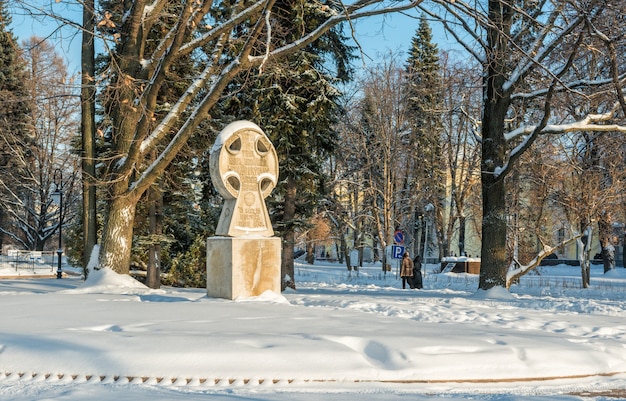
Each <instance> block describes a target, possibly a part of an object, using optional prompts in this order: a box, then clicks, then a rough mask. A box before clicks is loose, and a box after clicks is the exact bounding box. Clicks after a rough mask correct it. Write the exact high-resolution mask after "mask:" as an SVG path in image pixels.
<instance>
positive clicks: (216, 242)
mask: <svg viewBox="0 0 626 401" xmlns="http://www.w3.org/2000/svg"><path fill="white" fill-rule="evenodd" d="M206 248H207V252H206V256H207V258H206V269H207V295H208V296H209V297H216V298H226V299H231V300H232V299H235V298H238V297H244V298H245V297H253V296H259V295H261V294H263V293H264V292H265V291H268V290H269V291H273V292H275V293H276V294H280V265H281V263H280V262H281V240H280V238H277V237H269V238H268V237H256V236H254V237H253V236H250V237H210V238H208V239H207V247H206Z"/></svg>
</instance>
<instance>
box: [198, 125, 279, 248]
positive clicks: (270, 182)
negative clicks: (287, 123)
mask: <svg viewBox="0 0 626 401" xmlns="http://www.w3.org/2000/svg"><path fill="white" fill-rule="evenodd" d="M210 168H211V179H212V181H213V185H215V187H216V189H217V190H218V191H219V193H220V194H221V195H222V196H223V197H224V199H225V202H224V207H223V209H222V214H221V215H220V220H219V223H218V225H217V229H216V230H215V234H216V235H226V236H231V237H238V236H242V235H260V236H264V237H271V236H273V235H274V230H273V229H272V224H271V222H270V218H269V214H268V212H267V207H266V205H265V198H266V197H267V196H268V195H269V194H270V193H271V192H272V190H273V189H274V187H275V186H276V182H277V177H278V157H277V156H276V150H275V149H274V146H273V145H272V143H271V142H270V141H269V139H268V138H267V136H266V135H265V133H263V131H262V130H261V129H260V128H259V127H258V126H256V125H255V124H253V123H251V122H249V121H237V122H234V123H232V124H229V125H228V126H227V127H226V128H224V129H223V130H222V132H220V134H219V135H218V137H217V139H216V142H215V145H214V146H213V149H212V150H211V158H210Z"/></svg>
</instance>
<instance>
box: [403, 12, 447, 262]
mask: <svg viewBox="0 0 626 401" xmlns="http://www.w3.org/2000/svg"><path fill="white" fill-rule="evenodd" d="M406 74H407V79H406V82H407V86H406V96H407V102H408V109H409V112H408V119H409V124H410V129H411V147H412V149H413V157H412V158H411V162H412V163H413V171H414V177H413V179H412V180H408V181H407V183H408V185H409V186H410V188H408V191H409V192H410V193H412V194H413V196H415V197H416V198H415V204H416V207H417V208H420V210H417V211H418V212H421V211H422V210H425V209H426V208H427V205H428V204H431V205H433V206H434V207H435V209H434V214H433V216H432V217H434V219H435V220H434V222H435V224H436V227H437V228H438V229H437V236H438V242H439V250H440V252H439V254H440V255H441V254H444V253H446V252H447V251H448V248H449V244H448V240H447V239H446V238H444V235H443V232H444V230H443V221H442V216H443V200H444V199H443V197H444V194H445V175H444V173H443V171H444V170H443V168H442V163H443V156H442V145H441V131H442V122H441V104H442V97H441V93H442V83H441V75H440V66H439V50H438V48H437V45H436V44H435V43H432V31H431V29H430V26H429V25H428V22H427V21H426V19H425V18H422V19H421V20H420V24H419V27H418V29H417V32H416V33H415V36H414V37H413V39H412V41H411V49H410V51H409V57H408V59H407V64H406ZM424 246H427V244H424ZM420 249H424V248H423V246H422V247H420Z"/></svg>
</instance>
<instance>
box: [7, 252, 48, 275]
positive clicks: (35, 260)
mask: <svg viewBox="0 0 626 401" xmlns="http://www.w3.org/2000/svg"><path fill="white" fill-rule="evenodd" d="M57 257H58V256H57V253H56V252H54V251H20V250H9V251H8V255H0V264H2V265H3V266H5V267H7V266H9V267H12V268H13V269H15V271H18V270H19V269H31V270H33V271H35V270H41V269H50V271H53V270H54V267H55V266H56V261H57Z"/></svg>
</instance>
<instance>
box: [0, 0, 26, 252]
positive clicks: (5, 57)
mask: <svg viewBox="0 0 626 401" xmlns="http://www.w3.org/2000/svg"><path fill="white" fill-rule="evenodd" d="M10 23H11V18H10V16H9V14H8V12H7V10H6V3H5V1H4V0H0V99H1V102H2V103H1V106H0V199H2V202H0V249H2V245H3V237H4V235H3V234H12V233H13V230H12V229H11V228H10V227H9V226H10V224H11V222H10V220H11V217H10V216H9V214H8V209H7V208H9V207H10V205H11V204H12V203H14V202H21V200H23V199H24V196H25V195H24V194H23V193H22V191H21V190H20V186H21V185H22V183H23V182H24V177H25V174H26V172H25V170H24V168H25V164H26V163H28V160H29V159H30V158H31V147H32V146H33V144H32V135H31V134H30V133H29V129H30V128H29V126H30V124H29V113H30V107H29V103H28V102H29V100H28V99H29V96H28V90H27V88H26V85H25V82H26V72H25V63H24V60H23V59H22V58H21V57H20V50H19V47H18V45H17V41H16V38H15V36H14V35H13V32H12V31H11V30H10V29H9V24H10Z"/></svg>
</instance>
